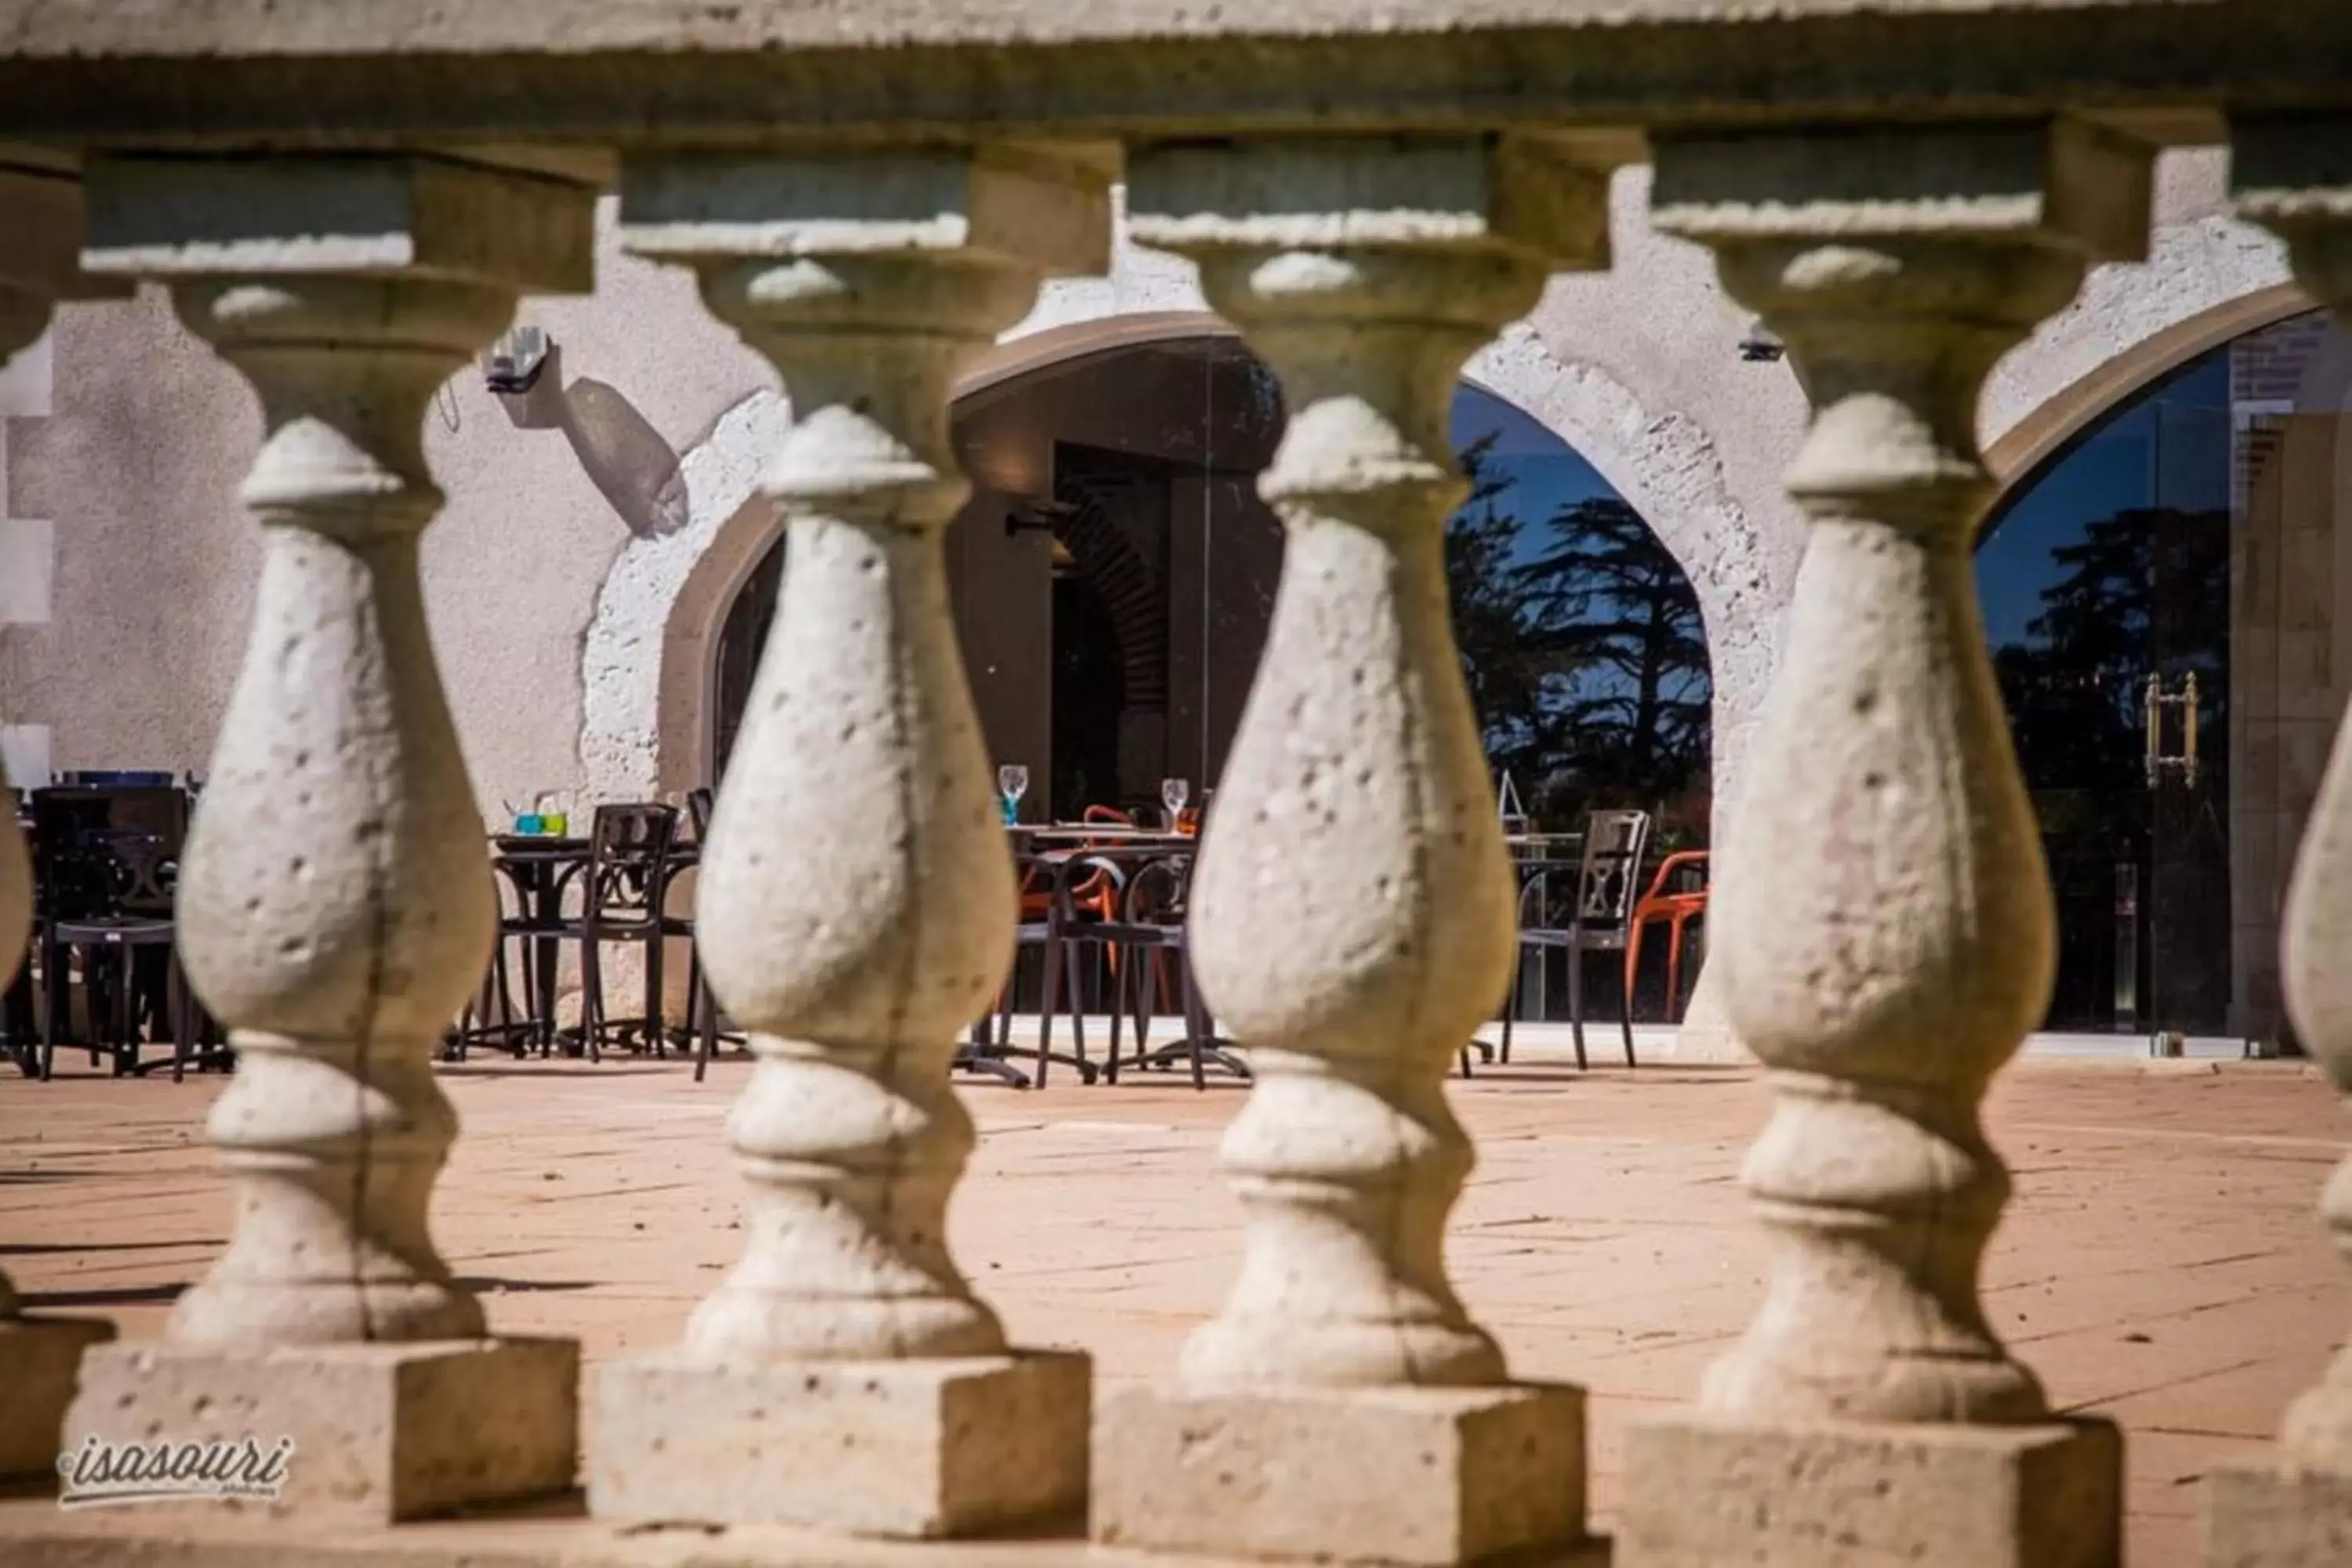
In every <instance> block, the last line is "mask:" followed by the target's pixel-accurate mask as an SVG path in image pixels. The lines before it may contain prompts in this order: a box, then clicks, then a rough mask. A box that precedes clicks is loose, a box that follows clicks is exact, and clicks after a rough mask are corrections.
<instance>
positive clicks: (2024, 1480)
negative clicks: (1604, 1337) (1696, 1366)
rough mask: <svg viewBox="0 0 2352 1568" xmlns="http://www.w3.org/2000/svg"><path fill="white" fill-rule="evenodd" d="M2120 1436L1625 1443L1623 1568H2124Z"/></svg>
mask: <svg viewBox="0 0 2352 1568" xmlns="http://www.w3.org/2000/svg"><path fill="white" fill-rule="evenodd" d="M2122 1510H2123V1436H2122V1434H2121V1432H2119V1431H2118V1430H2117V1429H2116V1427H2115V1426H2113V1425H2112V1424H2110V1423H2107V1422H2105V1421H2099V1420H2074V1421H2063V1422H2062V1421H2054V1420H2053V1421H2052V1422H2050V1423H2048V1424H2045V1425H2040V1426H1860V1425H1856V1426H1786V1427H1780V1426H1755V1425H1748V1424H1744V1423H1740V1422H1735V1421H1730V1420H1726V1419H1722V1418H1718V1417H1709V1416H1704V1415H1673V1416H1666V1417H1660V1418H1657V1419H1654V1420H1650V1421H1645V1422H1642V1423H1638V1424H1636V1425H1635V1426H1633V1427H1631V1428H1630V1429H1629V1430H1628V1432H1627V1434H1626V1447H1625V1482H1624V1505H1623V1513H1622V1517H1621V1518H1620V1520H1619V1528H1618V1535H1617V1568H1722V1564H1724V1563H1744V1564H1751V1565H1753V1568H1862V1565H1864V1564H1876V1563H1908V1564H1913V1565H1915V1568H2115V1565H2116V1563H2118V1562H2119V1561H2120V1560H2121V1552H2122V1529H2123V1526H2122Z"/></svg>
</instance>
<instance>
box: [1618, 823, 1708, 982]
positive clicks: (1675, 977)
mask: <svg viewBox="0 0 2352 1568" xmlns="http://www.w3.org/2000/svg"><path fill="white" fill-rule="evenodd" d="M1706 895H1707V855H1706V850H1704V849H1684V850H1678V851H1676V852H1675V854H1672V855H1669V856H1667V857H1666V858H1664V859H1663V860H1661V861H1659V862H1658V869H1657V874H1656V875H1655V876H1654V877H1652V878H1651V879H1650V888H1649V891H1647V892H1645V893H1643V895H1642V900H1641V902H1639V903H1637V904H1635V905H1634V906H1633V928H1632V930H1631V931H1629V932H1628V933H1627V935H1626V939H1625V994H1626V996H1627V998H1628V999H1629V1003H1630V999H1631V997H1632V996H1633V982H1634V979H1635V978H1636V976H1638V975H1639V974H1640V973H1641V968H1642V933H1643V931H1644V930H1646V929H1647V928H1649V927H1651V926H1654V925H1663V926H1664V927H1665V928H1666V1022H1668V1023H1669V1024H1672V1023H1676V1022H1678V1021H1680V1019H1681V1017H1682V1000H1683V936H1684V931H1685V927H1687V926H1688V925H1689V924H1690V923H1691V922H1692V921H1704V920H1706Z"/></svg>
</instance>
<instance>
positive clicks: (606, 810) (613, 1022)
mask: <svg viewBox="0 0 2352 1568" xmlns="http://www.w3.org/2000/svg"><path fill="white" fill-rule="evenodd" d="M676 844H677V807H676V806H671V805H658V804H655V803H646V804H643V805H600V806H598V807H597V808H596V815H595V816H594V817H593V818H592V819H591V823H590V826H589V830H588V869H587V875H586V879H585V880H584V881H583V883H582V884H581V888H582V892H581V900H580V914H579V916H578V918H577V919H575V920H571V921H565V922H564V930H563V935H564V936H566V937H568V938H572V939H574V940H576V941H578V942H579V943H580V986H581V1016H580V1028H581V1037H582V1040H583V1043H584V1045H585V1047H586V1049H587V1053H588V1059H589V1060H591V1061H594V1060H597V1059H598V1055H599V1052H600V1051H601V1049H602V1047H603V1044H604V1034H605V1031H606V1030H608V1029H617V1030H619V1031H620V1032H621V1033H622V1035H623V1037H627V1036H629V1035H631V1034H634V1035H635V1037H636V1038H635V1046H634V1047H633V1048H635V1049H638V1050H650V1051H654V1052H656V1053H659V1052H663V1051H666V1050H667V1047H668V1033H667V1025H666V1024H665V1022H664V1020H663V1017H662V952H663V948H664V945H665V939H666V938H667V936H668V935H669V934H670V932H669V931H667V929H665V927H666V921H667V916H666V915H665V914H664V912H663V906H664V905H665V904H666V903H667V898H668V892H669V879H670V876H671V874H672V873H673V872H674V871H675V870H676V869H677V866H676V864H675V859H674V850H675V847H676ZM614 943H619V944H626V945H631V946H635V947H639V948H641V949H643V950H644V953H645V1010H644V1011H643V1012H642V1013H641V1014H639V1015H638V1016H635V1017H633V1018H631V1017H624V1018H617V1019H616V1018H614V1017H611V1016H608V1015H607V1014H606V1012H605V1011H604V948H605V947H606V946H607V945H608V944H614Z"/></svg>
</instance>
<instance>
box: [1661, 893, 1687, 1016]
mask: <svg viewBox="0 0 2352 1568" xmlns="http://www.w3.org/2000/svg"><path fill="white" fill-rule="evenodd" d="M1688 919H1689V917H1688V916H1686V915H1683V914H1676V915H1675V918H1674V919H1673V920H1672V921H1669V922H1668V923H1667V926H1666V1022H1667V1023H1669V1024H1679V1023H1681V1022H1682V1021H1683V925H1684V923H1685V921H1687V920H1688Z"/></svg>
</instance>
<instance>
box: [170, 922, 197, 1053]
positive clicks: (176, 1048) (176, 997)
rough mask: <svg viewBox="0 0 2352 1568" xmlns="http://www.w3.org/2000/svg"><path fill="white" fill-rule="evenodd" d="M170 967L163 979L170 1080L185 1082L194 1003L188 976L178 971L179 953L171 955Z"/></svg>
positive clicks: (193, 1021)
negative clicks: (168, 1010) (169, 1027)
mask: <svg viewBox="0 0 2352 1568" xmlns="http://www.w3.org/2000/svg"><path fill="white" fill-rule="evenodd" d="M170 964H171V967H170V969H169V971H168V972H167V973H166V974H165V976H164V981H163V986H164V994H165V996H166V998H167V1005H169V1007H170V1008H171V1011H172V1081H173V1083H183V1082H185V1081H186V1079H187V1076H188V1052H189V1050H190V1049H191V1048H192V1047H194V1044H195V1033H196V1026H195V1017H194V1004H193V1003H192V1002H191V1001H190V1000H189V999H188V977H187V976H186V975H184V974H183V973H180V955H179V954H178V953H177V952H173V954H172V955H171V959H170Z"/></svg>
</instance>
